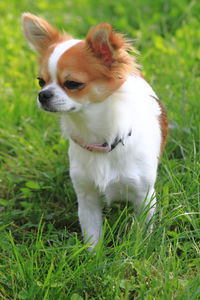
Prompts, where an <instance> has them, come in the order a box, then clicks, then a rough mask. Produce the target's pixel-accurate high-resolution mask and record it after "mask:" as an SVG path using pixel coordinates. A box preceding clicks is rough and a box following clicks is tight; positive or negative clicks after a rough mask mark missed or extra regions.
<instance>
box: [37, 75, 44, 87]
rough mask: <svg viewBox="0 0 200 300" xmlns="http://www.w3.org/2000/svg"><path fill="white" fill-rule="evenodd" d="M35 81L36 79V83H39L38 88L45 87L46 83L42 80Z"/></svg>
mask: <svg viewBox="0 0 200 300" xmlns="http://www.w3.org/2000/svg"><path fill="white" fill-rule="evenodd" d="M37 79H38V83H39V86H40V87H43V86H45V84H46V82H45V81H44V79H42V78H40V77H38V78H37Z"/></svg>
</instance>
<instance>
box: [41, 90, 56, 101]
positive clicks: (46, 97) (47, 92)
mask: <svg viewBox="0 0 200 300" xmlns="http://www.w3.org/2000/svg"><path fill="white" fill-rule="evenodd" d="M52 96H53V93H52V92H51V91H50V90H44V91H41V92H40V93H39V95H38V98H39V101H40V103H41V104H46V103H47V102H48V101H49V100H50V98H51V97H52Z"/></svg>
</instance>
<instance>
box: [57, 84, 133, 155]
mask: <svg viewBox="0 0 200 300" xmlns="http://www.w3.org/2000/svg"><path fill="white" fill-rule="evenodd" d="M123 90H124V89H123V88H122V87H121V88H120V89H119V90H118V91H117V92H115V93H114V94H113V95H112V96H110V97H109V98H107V99H106V100H105V101H103V102H101V103H93V104H89V105H88V106H87V107H86V108H85V109H84V110H82V111H79V112H76V113H70V114H62V116H61V126H62V129H63V132H64V134H66V135H68V137H69V138H71V139H72V140H74V141H75V142H77V143H78V144H84V145H86V146H87V145H93V144H102V145H104V144H108V146H109V147H112V145H115V143H116V141H117V143H119V142H121V143H122V144H123V143H124V139H126V138H127V137H128V136H129V135H130V132H131V129H132V128H131V124H130V122H129V114H128V112H127V110H126V107H127V106H126V95H124V93H123ZM110 149H111V148H110Z"/></svg>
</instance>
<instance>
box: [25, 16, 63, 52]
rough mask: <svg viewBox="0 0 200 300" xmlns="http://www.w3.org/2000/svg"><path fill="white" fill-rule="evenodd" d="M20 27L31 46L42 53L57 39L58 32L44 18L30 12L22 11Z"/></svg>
mask: <svg viewBox="0 0 200 300" xmlns="http://www.w3.org/2000/svg"><path fill="white" fill-rule="evenodd" d="M22 28H23V32H24V35H25V37H26V39H27V41H28V43H29V45H30V46H31V48H33V49H34V50H35V51H37V52H38V53H39V54H42V53H43V52H44V51H45V50H46V49H47V48H48V47H49V46H50V45H51V44H52V43H53V42H55V41H56V40H58V39H59V33H58V31H57V30H55V29H54V28H53V27H52V26H51V25H49V24H48V23H47V22H46V21H45V20H43V19H41V18H38V17H37V16H35V15H33V14H30V13H23V15H22Z"/></svg>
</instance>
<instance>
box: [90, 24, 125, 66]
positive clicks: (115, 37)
mask: <svg viewBox="0 0 200 300" xmlns="http://www.w3.org/2000/svg"><path fill="white" fill-rule="evenodd" d="M86 43H87V44H88V46H89V48H90V49H91V50H92V52H93V53H94V55H95V56H96V57H97V58H99V59H100V60H101V62H102V63H103V64H104V65H105V66H106V67H108V68H111V66H112V64H113V63H114V62H115V61H116V59H117V50H118V49H119V48H121V47H123V44H124V39H123V35H122V34H119V33H115V32H114V31H113V30H112V27H111V25H110V24H108V23H102V24H99V25H97V26H95V27H93V28H91V29H90V30H89V32H88V34H87V36H86Z"/></svg>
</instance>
